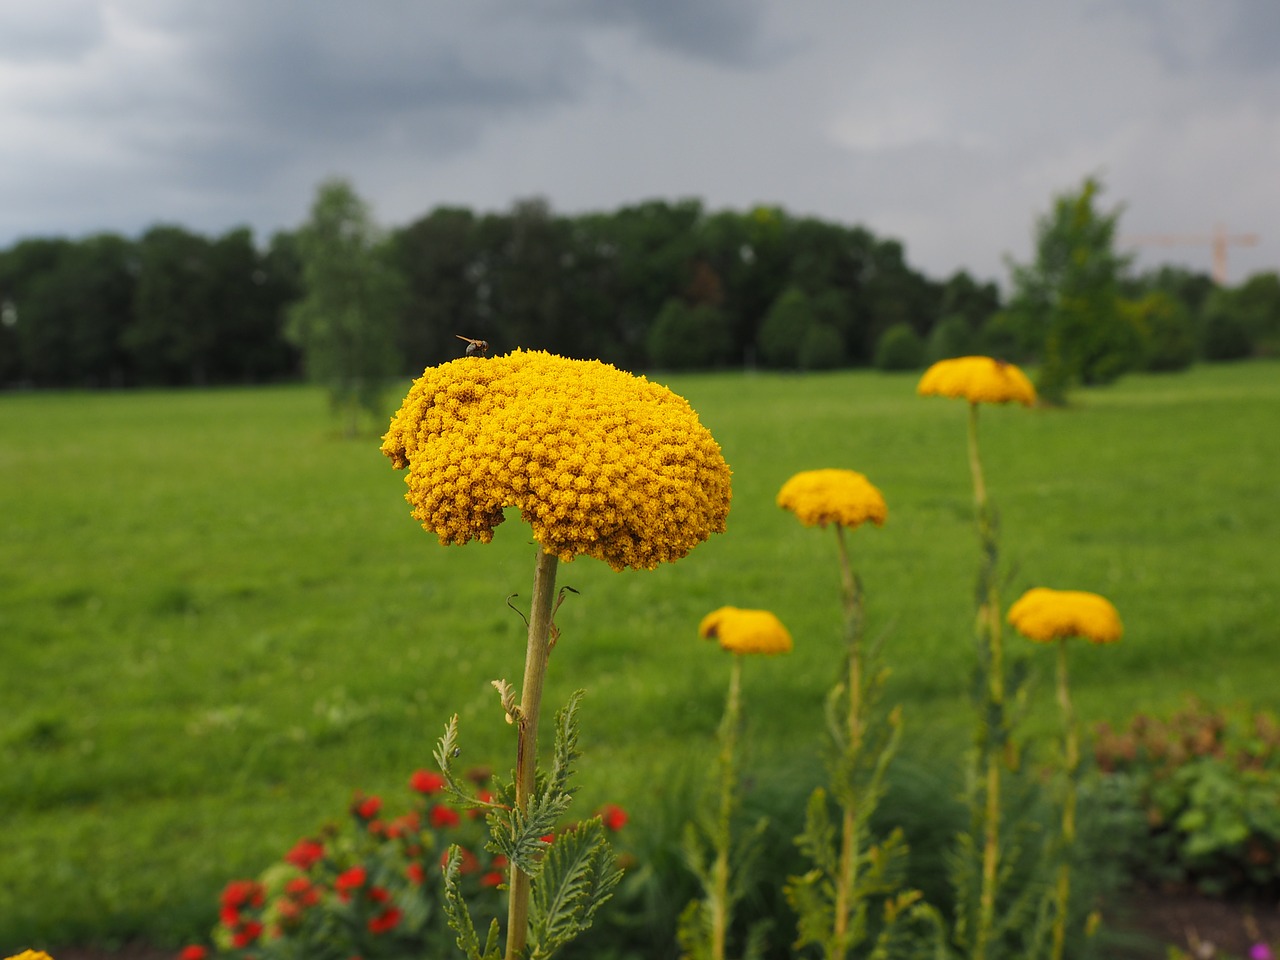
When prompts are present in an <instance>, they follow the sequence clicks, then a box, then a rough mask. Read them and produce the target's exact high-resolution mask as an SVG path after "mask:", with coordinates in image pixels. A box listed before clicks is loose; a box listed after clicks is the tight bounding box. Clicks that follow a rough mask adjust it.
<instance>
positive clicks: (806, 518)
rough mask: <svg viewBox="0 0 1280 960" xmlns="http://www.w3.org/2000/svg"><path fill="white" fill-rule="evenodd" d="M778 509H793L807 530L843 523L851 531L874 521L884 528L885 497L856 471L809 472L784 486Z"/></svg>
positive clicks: (799, 474)
mask: <svg viewBox="0 0 1280 960" xmlns="http://www.w3.org/2000/svg"><path fill="white" fill-rule="evenodd" d="M778 506H780V507H782V508H783V509H784V510H790V511H791V512H792V513H794V514H795V515H796V517H798V518H799V520H800V522H801V523H803V524H804V525H805V526H807V527H825V526H826V525H827V524H828V523H839V524H841V525H843V526H846V527H848V528H850V529H851V530H852V529H854V528H855V527H858V526H861V525H862V524H864V523H866V522H867V521H868V520H870V521H871V522H872V523H874V524H875V525H876V526H878V527H879V526H884V521H885V517H886V516H887V515H888V508H887V507H886V506H885V503H884V497H883V495H881V493H880V491H879V490H877V489H876V488H875V487H874V486H873V485H872V484H871V482H870V481H869V480H867V478H866V477H864V476H863V475H862V474H860V473H856V472H855V471H853V470H805V471H803V472H802V473H797V474H796V475H795V476H794V477H792V478H791V479H790V480H788V481H787V482H786V483H784V484H783V485H782V489H781V490H779V491H778Z"/></svg>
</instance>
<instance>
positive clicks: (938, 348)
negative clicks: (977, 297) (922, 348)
mask: <svg viewBox="0 0 1280 960" xmlns="http://www.w3.org/2000/svg"><path fill="white" fill-rule="evenodd" d="M976 345H977V336H976V334H975V333H974V330H973V328H972V327H971V326H969V321H968V320H966V319H965V318H964V317H961V316H956V315H952V316H950V317H943V318H942V319H941V320H939V321H938V323H937V324H936V325H935V326H934V328H933V330H932V331H930V333H929V345H928V349H927V351H926V358H927V359H928V361H929V362H930V363H936V362H937V361H939V360H950V359H952V358H953V357H968V356H971V355H973V354H975V353H979V352H980V351H979V350H977V349H976Z"/></svg>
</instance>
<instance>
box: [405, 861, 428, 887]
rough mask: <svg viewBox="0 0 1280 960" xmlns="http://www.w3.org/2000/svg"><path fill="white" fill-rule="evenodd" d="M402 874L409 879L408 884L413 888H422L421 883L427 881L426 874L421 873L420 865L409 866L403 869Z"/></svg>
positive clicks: (412, 864)
mask: <svg viewBox="0 0 1280 960" xmlns="http://www.w3.org/2000/svg"><path fill="white" fill-rule="evenodd" d="M404 873H405V876H406V877H408V878H409V882H410V883H412V884H413V885H414V886H415V887H420V886H422V882H423V881H424V880H426V879H427V876H426V873H425V871H423V869H422V864H420V863H411V864H409V865H408V866H407V867H405V868H404Z"/></svg>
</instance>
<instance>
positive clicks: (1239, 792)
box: [1095, 700, 1280, 895]
mask: <svg viewBox="0 0 1280 960" xmlns="http://www.w3.org/2000/svg"><path fill="white" fill-rule="evenodd" d="M1095 756H1096V759H1097V764H1098V768H1099V771H1100V773H1101V775H1102V776H1103V777H1109V778H1115V779H1117V780H1119V781H1120V782H1121V783H1122V784H1124V785H1125V786H1126V787H1127V792H1128V795H1129V798H1130V801H1131V802H1132V803H1134V804H1136V805H1138V807H1139V808H1140V809H1141V811H1142V812H1143V814H1144V818H1145V822H1146V825H1147V830H1146V834H1145V836H1143V837H1141V838H1140V839H1139V841H1138V843H1137V846H1136V849H1135V850H1134V851H1133V853H1132V855H1131V856H1132V859H1133V861H1134V862H1133V869H1134V871H1135V872H1136V873H1137V874H1138V875H1139V876H1141V877H1144V878H1145V879H1147V880H1149V881H1151V882H1155V883H1161V884H1176V885H1180V886H1189V887H1194V888H1196V889H1198V890H1199V891H1201V892H1202V893H1207V894H1210V895H1226V894H1267V895H1274V894H1275V893H1276V892H1277V891H1278V890H1280V804H1278V803H1277V802H1276V798H1277V797H1278V796H1280V722H1278V721H1277V719H1276V717H1275V716H1274V715H1273V714H1271V713H1268V712H1265V711H1257V712H1253V713H1251V714H1250V713H1247V712H1243V711H1237V712H1228V711H1225V710H1221V709H1215V708H1213V707H1210V706H1207V705H1206V704H1204V703H1202V702H1200V701H1196V700H1193V701H1191V702H1189V703H1188V704H1187V706H1185V707H1184V708H1183V709H1181V710H1179V711H1178V712H1176V713H1175V714H1173V715H1172V716H1171V717H1169V718H1168V719H1159V718H1154V717H1150V716H1147V715H1145V714H1139V715H1138V716H1135V717H1134V718H1133V719H1132V720H1130V721H1129V723H1128V724H1127V725H1126V726H1125V727H1123V728H1121V729H1119V730H1114V729H1112V728H1111V727H1110V726H1109V725H1106V724H1103V725H1100V726H1099V727H1098V728H1097V730H1096V744H1095Z"/></svg>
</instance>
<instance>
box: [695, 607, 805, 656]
mask: <svg viewBox="0 0 1280 960" xmlns="http://www.w3.org/2000/svg"><path fill="white" fill-rule="evenodd" d="M698 636H700V637H702V638H703V639H704V640H718V641H720V647H721V649H723V650H728V651H729V652H730V653H787V652H788V651H789V650H790V649H791V634H790V633H788V632H787V628H786V627H784V626H783V625H782V621H781V620H779V619H778V618H777V617H775V616H774V615H773V614H772V613H770V612H769V611H768V610H741V609H739V608H738V607H721V608H720V609H719V610H713V611H712V612H711V613H708V614H707V615H706V616H705V617H703V618H702V622H701V623H700V624H698Z"/></svg>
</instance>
